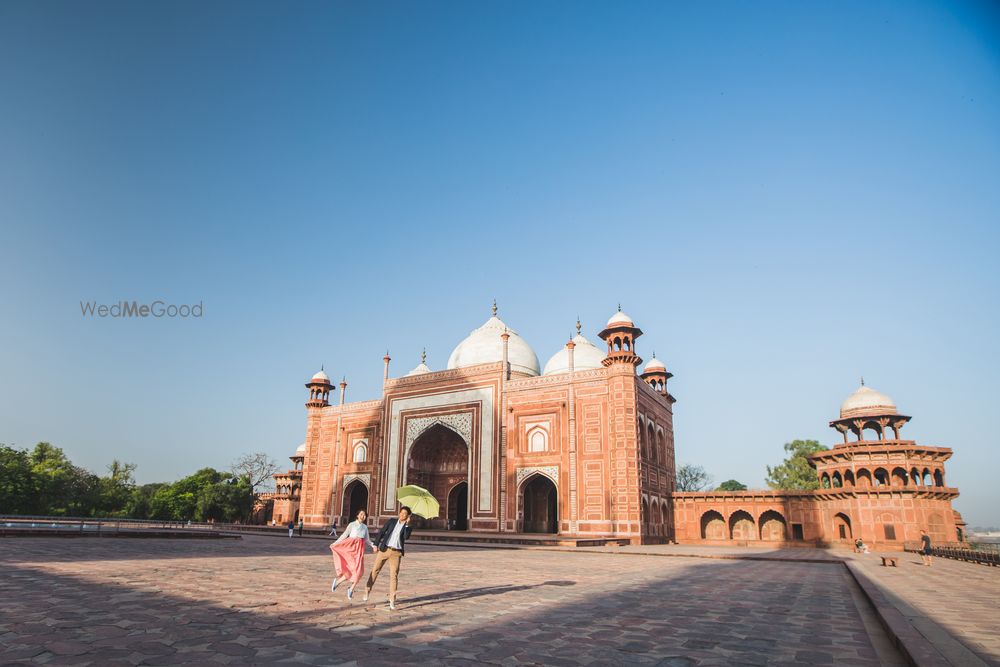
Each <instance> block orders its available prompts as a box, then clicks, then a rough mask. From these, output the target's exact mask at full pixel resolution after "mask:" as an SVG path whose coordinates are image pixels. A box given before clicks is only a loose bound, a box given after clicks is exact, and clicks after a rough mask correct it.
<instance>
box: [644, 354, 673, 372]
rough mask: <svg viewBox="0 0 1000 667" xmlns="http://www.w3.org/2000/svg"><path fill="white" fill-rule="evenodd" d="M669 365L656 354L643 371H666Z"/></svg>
mask: <svg viewBox="0 0 1000 667" xmlns="http://www.w3.org/2000/svg"><path fill="white" fill-rule="evenodd" d="M665 370H667V367H666V366H664V365H663V362H662V361H660V360H659V359H657V358H656V357H655V356H654V357H653V358H652V359H650V360H649V362H647V363H646V367H645V368H643V369H642V372H643V373H648V372H650V371H665Z"/></svg>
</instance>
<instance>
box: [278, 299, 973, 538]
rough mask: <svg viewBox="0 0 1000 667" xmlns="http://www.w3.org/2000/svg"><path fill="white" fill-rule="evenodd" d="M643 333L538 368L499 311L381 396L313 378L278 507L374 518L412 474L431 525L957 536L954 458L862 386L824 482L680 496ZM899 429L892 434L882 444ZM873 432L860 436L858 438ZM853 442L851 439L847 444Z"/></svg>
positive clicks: (626, 327)
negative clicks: (914, 436) (437, 361)
mask: <svg viewBox="0 0 1000 667" xmlns="http://www.w3.org/2000/svg"><path fill="white" fill-rule="evenodd" d="M641 335H642V331H641V330H640V329H639V328H638V327H637V326H636V325H635V323H634V322H633V321H632V319H631V318H629V317H628V316H627V315H625V314H624V313H622V312H621V311H620V310H619V311H618V312H617V313H615V314H614V315H613V316H612V317H611V319H609V320H608V323H607V325H606V327H605V328H604V329H603V330H602V331H601V332H600V333H599V334H598V336H599V337H600V338H601V340H602V341H603V342H604V345H603V346H602V348H600V349H599V348H598V347H597V346H595V345H594V344H593V343H591V342H590V341H589V340H588V339H587V338H586V337H584V336H583V335H582V334H581V333H580V325H579V322H578V323H577V335H576V336H575V337H573V338H572V339H571V340H570V341H569V342H567V343H566V345H565V347H563V348H562V349H560V350H559V351H558V352H556V354H554V355H553V356H552V357H551V358H550V359H549V361H548V363H547V364H546V365H545V367H544V369H540V368H539V364H538V358H537V356H536V355H535V353H534V351H533V350H532V349H531V347H530V346H529V345H528V343H527V342H526V341H525V340H524V339H523V338H521V337H520V336H518V334H517V333H516V332H515V331H514V330H513V329H510V328H509V327H507V325H506V324H504V323H503V322H502V321H501V320H500V319H499V318H497V316H496V306H495V305H494V310H493V316H492V317H490V318H489V320H487V321H486V323H485V324H483V325H482V326H481V327H479V328H478V329H476V330H474V331H473V332H472V333H470V334H469V336H468V337H467V338H466V339H465V340H463V341H462V342H461V343H459V344H458V346H457V347H456V348H455V349H454V351H453V352H452V353H451V356H450V357H449V359H448V364H447V368H446V369H444V370H440V371H432V370H431V369H430V368H429V367H428V366H427V364H426V359H422V360H421V363H420V364H419V365H418V366H417V367H416V368H414V369H413V370H412V371H410V372H409V373H407V374H406V375H404V376H402V377H395V378H392V377H390V373H389V362H390V359H389V356H388V354H387V355H386V356H385V358H384V364H385V366H384V376H383V392H382V398H381V399H378V400H374V401H364V402H358V403H347V402H345V394H346V387H347V384H346V382H341V383H340V401H339V404H336V405H331V404H330V401H329V398H330V393H331V392H332V391H333V389H334V387H333V384H332V383H331V382H330V379H329V378H328V376H327V375H326V373H325V372H323V371H322V370H321V371H320V372H318V373H316V374H315V375H314V376H313V377H312V379H311V380H310V381H309V382H308V383H307V384H306V387H307V388H308V389H309V401H308V402H307V403H306V409H307V426H306V441H305V443H303V444H302V445H301V446H300V447H299V448H298V450H297V451H296V453H295V455H294V456H293V457H291V458H292V461H293V462H294V467H293V468H294V469H293V470H289V471H288V472H286V473H281V474H279V475H275V478H276V486H277V489H276V493H275V495H274V499H275V500H274V509H273V516H274V518H275V520H276V521H278V522H286V521H288V520H289V519H293V520H298V519H299V518H300V517H301V518H302V519H304V521H305V523H306V525H307V526H311V527H325V526H328V525H329V524H330V523H331V521H332V520H333V519H335V518H336V519H337V520H338V521H339V522H340V523H341V525H343V524H344V523H345V522H347V521H349V520H350V517H352V516H353V515H354V514H355V512H356V511H357V510H358V509H360V508H366V509H367V510H368V513H369V517H370V519H369V521H370V522H371V523H372V524H373V525H374V524H380V523H382V521H383V520H384V519H386V518H388V517H390V516H393V515H395V513H396V512H397V509H398V503H397V501H396V496H395V491H396V488H397V487H399V486H402V485H404V484H419V485H420V486H423V487H425V488H427V489H430V490H431V491H432V493H434V495H435V496H436V497H437V498H438V500H439V502H440V503H441V509H442V511H441V517H440V518H438V519H434V520H431V521H429V522H424V524H425V526H424V527H429V528H438V529H450V530H467V531H476V532H483V533H508V534H518V533H558V534H560V535H562V536H566V537H577V538H595V537H600V538H610V539H620V540H628V541H630V542H634V543H639V542H662V541H679V542H726V543H732V542H733V541H737V542H741V543H743V542H756V541H772V542H801V543H836V542H844V543H850V542H853V539H854V538H856V537H861V538H863V539H864V540H865V541H866V542H869V543H884V544H886V545H887V546H900V545H901V544H902V542H903V541H904V540H913V539H917V536H918V535H919V530H920V529H921V528H925V529H927V530H928V531H929V532H930V533H931V535H932V537H933V538H934V539H936V540H937V541H954V540H956V539H961V534H960V532H958V531H959V529H960V528H961V525H960V524H959V523H956V522H957V521H959V522H960V519H957V514H956V513H955V512H953V511H952V509H951V500H952V499H953V498H955V497H956V496H957V495H958V491H957V490H956V489H954V488H950V487H947V486H945V484H944V461H946V460H947V459H948V457H949V456H950V455H951V450H949V449H944V448H940V447H926V446H920V445H917V444H916V443H915V442H913V441H909V440H900V439H899V429H900V428H901V427H902V426H903V425H904V424H905V423H906V422H907V421H908V420H909V419H910V418H909V417H906V416H903V415H899V414H898V413H897V411H896V408H895V406H894V405H893V403H892V401H891V400H889V399H888V397H886V396H884V395H883V394H879V393H878V392H875V391H873V390H871V389H870V388H868V387H862V388H861V389H859V390H858V391H857V392H855V394H853V395H852V396H851V397H850V398H848V400H847V401H846V402H845V403H844V405H843V406H842V408H841V415H840V419H838V420H835V421H833V422H831V426H833V427H834V428H836V429H837V430H839V431H840V432H842V433H843V434H844V442H843V443H842V444H838V445H837V446H836V447H834V448H833V449H831V450H829V451H826V452H821V453H819V454H816V455H815V456H813V461H812V462H813V464H814V465H815V466H816V471H817V475H819V477H820V479H821V481H822V487H823V488H821V489H819V490H817V491H807V492H787V491H760V492H758V491H745V492H731V493H726V492H702V493H676V492H675V491H674V432H673V404H674V398H673V397H672V396H671V395H670V393H669V392H668V391H667V381H668V379H669V378H670V377H671V374H670V373H669V372H667V369H666V367H665V366H664V365H663V364H662V363H661V362H660V361H659V360H657V359H656V358H655V357H654V358H653V359H651V360H650V361H649V363H647V364H646V365H645V367H644V368H643V370H642V372H641V373H638V368H639V366H640V365H641V364H642V359H641V358H640V357H639V356H638V354H637V352H636V340H637V339H638V338H639V336H641ZM890 431H891V437H890ZM869 432H871V433H874V434H875V436H876V437H875V438H874V439H871V440H866V439H864V438H865V434H866V433H869ZM848 434H852V435H853V436H854V437H855V439H854V440H853V441H852V440H850V439H849V437H848Z"/></svg>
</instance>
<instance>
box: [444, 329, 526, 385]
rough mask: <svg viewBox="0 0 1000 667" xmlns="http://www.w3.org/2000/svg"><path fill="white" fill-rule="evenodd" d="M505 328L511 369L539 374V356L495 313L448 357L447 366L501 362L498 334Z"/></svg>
mask: <svg viewBox="0 0 1000 667" xmlns="http://www.w3.org/2000/svg"><path fill="white" fill-rule="evenodd" d="M504 330H506V331H507V333H508V334H510V340H508V341H507V361H509V362H510V369H511V371H517V372H519V373H527V374H528V375H538V370H539V369H538V357H537V356H535V351H534V350H532V349H531V346H530V345H528V343H527V342H526V341H525V340H524V339H523V338H521V337H520V336H518V335H517V332H516V331H514V330H513V329H511V328H510V327H508V326H507V325H506V324H504V323H503V322H502V321H501V320H500V318H499V317H497V316H496V315H494V316H493V317H491V318H490V319H488V320H486V323H485V324H484V325H483V326H481V327H479V328H478V329H476V330H475V331H473V332H472V333H470V334H469V336H468V337H467V338H466V339H465V340H463V341H462V342H461V343H459V344H458V346H457V347H456V348H455V349H454V350H452V352H451V356H450V357H448V368H464V367H466V366H476V365H478V364H494V363H497V362H498V361H503V340H502V339H501V338H500V335H501V334H502V333H503V332H504Z"/></svg>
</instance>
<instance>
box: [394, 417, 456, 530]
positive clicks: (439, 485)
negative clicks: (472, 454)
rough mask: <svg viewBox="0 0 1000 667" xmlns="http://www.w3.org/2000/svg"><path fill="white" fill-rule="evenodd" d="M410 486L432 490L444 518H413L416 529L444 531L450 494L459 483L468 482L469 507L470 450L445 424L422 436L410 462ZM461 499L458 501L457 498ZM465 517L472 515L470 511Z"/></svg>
mask: <svg viewBox="0 0 1000 667" xmlns="http://www.w3.org/2000/svg"><path fill="white" fill-rule="evenodd" d="M405 479H406V482H405V483H406V484H416V485H418V486H422V487H424V488H425V489H427V490H428V491H430V492H431V493H432V494H433V495H434V497H435V498H436V499H437V501H438V503H439V504H440V505H441V516H439V517H438V518H436V519H430V520H427V519H422V518H420V517H417V516H415V517H413V523H414V527H416V528H433V529H438V530H444V529H445V528H446V527H447V523H448V520H449V519H450V518H451V517H452V515H451V514H450V512H449V511H448V510H449V509H450V502H451V498H450V494H449V492H450V491H452V490H453V489H454V488H455V487H456V485H458V484H459V482H465V498H466V501H465V502H466V507H468V489H469V485H468V481H469V448H468V446H467V445H466V444H465V440H464V439H463V438H462V436H460V435H459V434H458V433H456V432H455V431H452V430H451V429H450V428H448V427H447V426H445V425H443V424H434V425H433V426H431V427H430V428H428V429H427V430H426V431H424V432H423V433H421V434H420V435H419V436H418V437H417V439H416V440H414V441H413V445H412V446H411V447H410V453H409V456H408V458H407V461H406V477H405ZM456 500H457V498H456ZM464 516H468V510H467V509H466V513H465V515H464Z"/></svg>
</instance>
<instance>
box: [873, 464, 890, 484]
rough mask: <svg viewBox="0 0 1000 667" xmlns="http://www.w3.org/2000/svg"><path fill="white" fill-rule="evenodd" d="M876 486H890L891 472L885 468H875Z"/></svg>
mask: <svg viewBox="0 0 1000 667" xmlns="http://www.w3.org/2000/svg"><path fill="white" fill-rule="evenodd" d="M875 486H889V473H888V472H886V470H885V468H876V469H875Z"/></svg>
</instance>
